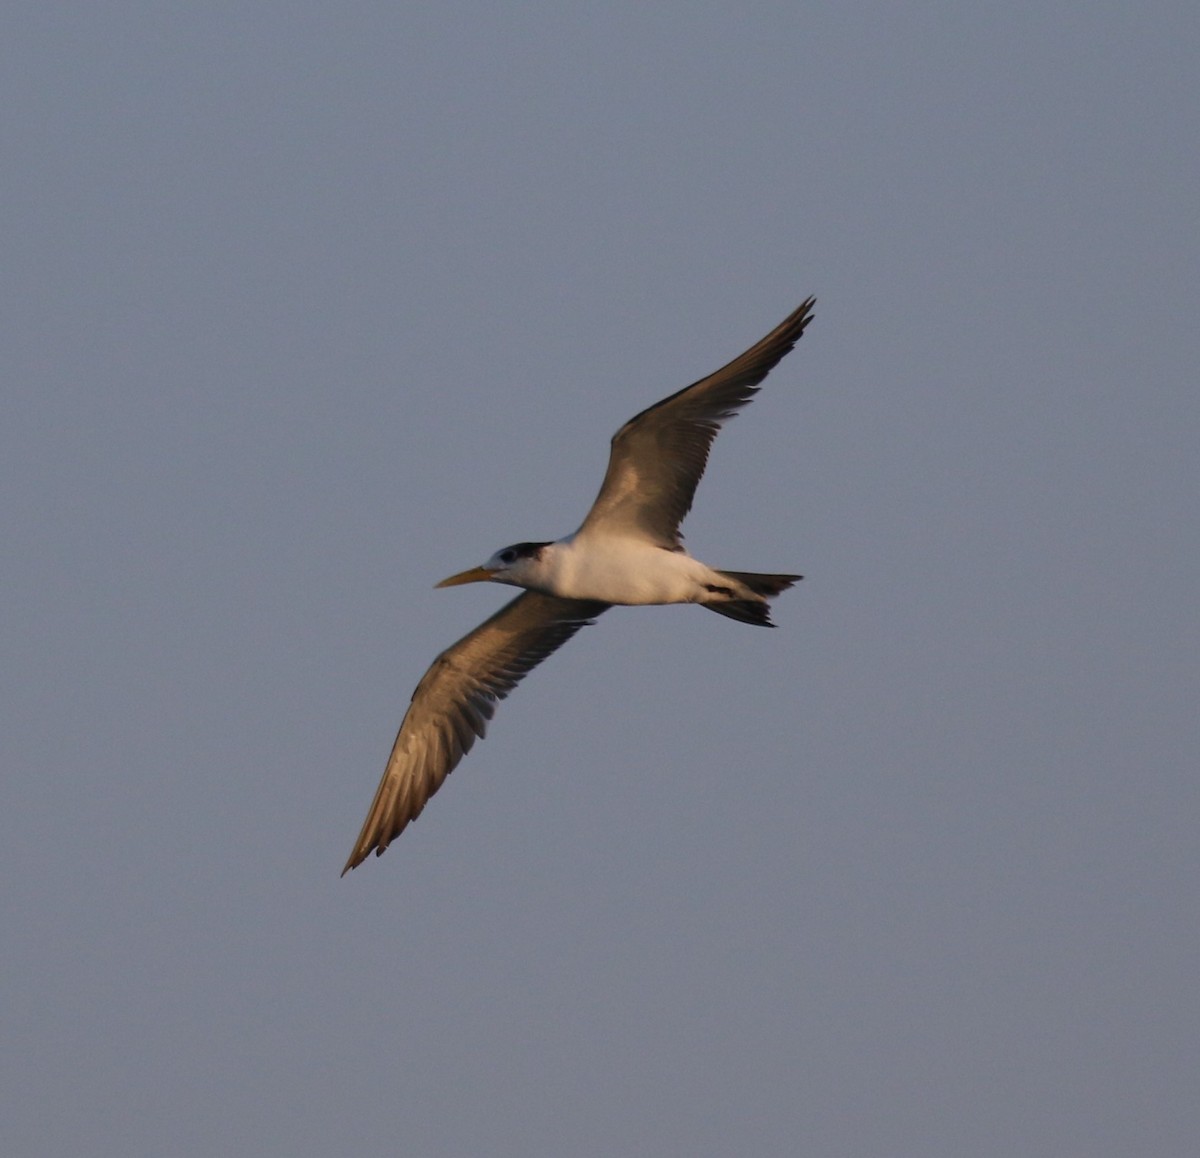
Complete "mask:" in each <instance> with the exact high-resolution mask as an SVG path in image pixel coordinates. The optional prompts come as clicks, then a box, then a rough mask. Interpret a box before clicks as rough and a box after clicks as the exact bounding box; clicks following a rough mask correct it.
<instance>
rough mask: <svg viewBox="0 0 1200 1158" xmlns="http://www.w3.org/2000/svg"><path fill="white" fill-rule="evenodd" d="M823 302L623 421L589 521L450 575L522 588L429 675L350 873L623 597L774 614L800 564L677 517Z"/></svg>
mask: <svg viewBox="0 0 1200 1158" xmlns="http://www.w3.org/2000/svg"><path fill="white" fill-rule="evenodd" d="M814 301H815V299H814V298H809V299H808V301H806V302H805V303H804V304H803V305H802V306H800V308H799V309H797V310H796V311H795V312H794V313H792V314H790V315H789V316H788V317H786V318H785V319H784V320H783V321H782V322H781V323H780V324H779V325H778V326H776V327H775V329H773V330H772V331H771V332H770V333H769V334H768V335H767V336H766V337H765V338H763V339H762V341H761V342H757V343H756V344H755V345H753V346H751V347H750V349H748V350H747V351H746V352H745V353H744V354H742V355H741V357H738V358H735V359H734V360H733V361H732V362H730V363H729V365H728V366H725V367H723V368H722V369H720V370H718V371H717V372H716V373H715V374H710V375H709V376H708V377H707V378H701V379H700V381H699V382H695V383H693V384H692V385H691V386H688V387H686V388H685V389H683V390H680V391H679V392H678V393H676V394H672V395H671V396H670V397H669V398H664V399H663V400H662V401H661V402H658V403H656V404H655V405H654V406H651V407H650V408H649V409H648V410H643V411H642V412H641V414H639V415H637V416H636V417H634V418H631V419H630V420H629V421H628V422H627V423H625V425H624V426H622V427H621V429H620V430H618V431H617V433H616V434H615V435H613V439H612V449H611V451H610V453H609V459H608V471H607V472H606V473H605V475H604V482H603V483H602V484H601V485H600V493H599V495H597V496H596V501H595V502H594V503H593V504H592V509H591V510H590V511H588V514H587V518H585V519H584V520H583V523H582V525H581V526H580V527H579V530H577V531H575V532H574V533H573V534H570V535H567V536H566V538H563V539H557V540H555V541H554V542H552V543H514V544H513V545H512V546H511V547H505V548H503V549H502V550H500V551H497V552H496V553H495V554H494V555H493V556H492V557H491V558H490V559H489V560H488V561H487V562H486V563H484V565H483V566H482V567H473V568H471V570H469V571H463V572H461V573H460V574H458V575H451V576H450V578H449V579H443V580H442V581H441V583H439V584H438V586H439V587H454V586H456V585H458V584H460V583H481V582H488V583H506V584H508V585H509V586H511V587H523V588H524V591H522V592H521V594H520V595H518V596H517V597H516V599H514V600H513V601H512V602H511V603H508V604H506V605H505V606H504V607H502V608H501V609H500V610H499V611H497V612H496V614H495V615H493V616H492V617H491V618H490V619H487V620H485V621H484V622H483V623H481V624H480V625H479V626H478V627H477V628H475V630H474V631H472V632H470V633H469V634H468V635H465V636H463V638H462V639H460V640H459V641H458V642H457V643H456V644H453V645H452V646H451V647H448V648H447V649H446V650H445V651H444V652H442V654H441V655H439V656H438V657H437V659H435V660H434V661H433V665H432V666H431V667H430V669H429V670H428V671H427V672H426V673H425V675H424V678H423V679H422V680H421V682H420V683H419V684H417V690H416V691H415V692H413V696H412V703H411V704H410V705H409V709H408V712H407V713H406V714H405V716H404V722H403V723H402V724H401V725H400V733H399V735H398V736H397V737H396V743H395V746H394V747H393V748H392V754H391V757H390V758H389V760H388V762H387V768H386V769H385V770H384V773H383V779H382V780H381V781H380V782H379V789H378V791H377V792H376V793H375V799H374V801H372V803H371V810H370V811H369V812H368V813H367V819H366V821H365V823H364V824H363V826H362V831H361V832H360V833H359V834H358V840H356V841H355V842H354V851H353V852H352V853H351V854H350V859H349V860H348V861H347V862H346V867H345V868H344V869H343V870H342V875H343V876H345V874H346V873H347V872H349V870H350V869H352V868H355V867H356V866H357V865H360V864H362V862H363V861H364V860H366V858H367V856H368V855H369V854H370V853H371V850H372V849H374V851H375V855H376V856H379V855H380V854H381V853H382V852H383V850H384V849H385V848H387V846H388V845H389V844H390V843H391V842H392V841H393V840H394V839H395V838H396V837H397V836H398V835H399V834H400V833H401V832H402V831H403V830H404V828H405V826H406V825H407V824H408V823H409V821H412V820H416V818H417V817H418V816H419V815H420V814H421V810H422V809H423V808H424V807H425V804H426V802H427V801H428V800H429V798H430V797H431V796H432V795H433V794H434V793H435V792H436V791H437V790H438V789H439V788H440V787H441V786H442V782H443V781H444V780H445V779H446V777H447V776H448V775H449V774H450V772H451V771H452V770H453V769H454V767H455V766H456V765H457V764H458V762H459V760H461V759H462V758H463V756H464V755H466V753H467V752H468V751H469V750H470V748H471V745H472V744H474V743H475V740H476V738H477V737H482V736H483V734H484V731H485V729H486V727H487V722H488V720H490V719H491V718H492V713H493V712H494V711H495V706H496V701H497V700H502V699H504V697H505V696H507V695H508V693H509V692H511V691H512V690H513V688H515V687H516V686H517V684H518V683H519V682H520V681H521V680H522V679H523V678H524V676H525V675H526V673H527V672H529V671H530V670H532V669H533V668H534V667H536V666H537V665H538V664H539V663H541V662H542V660H544V659H545V658H546V657H547V656H548V655H549V654H550V653H551V652H553V651H555V650H556V649H557V648H559V647H561V646H562V645H563V644H564V643H566V642H567V640H568V639H570V638H571V636H573V635H574V634H575V633H576V632H577V631H578V630H579V629H580V628H581V627H586V626H587V625H588V624H591V623H594V622H595V620H596V616H597V615H599V614H600V613H601V612H602V611H607V610H608V609H609V608H610V607H611V606H613V604H623V605H627V606H628V605H633V606H636V605H643V604H653V603H698V604H700V606H701V607H707V608H708V609H709V610H710V611H716V612H717V613H718V614H720V615H727V616H728V617H729V618H730V619H736V620H739V621H740V622H742V623H753V624H757V625H759V626H761V627H772V626H773V624H772V623H771V619H770V614H769V608H768V603H767V601H768V600H769V599H770V598H771V597H772V596H774V595H778V594H779V593H780V592H781V591H786V590H787V589H788V588H789V587H790V586H791V585H792V584H793V583H795V582H796V580H797V579H799V578H800V576H799V575H760V574H754V573H752V572H748V571H718V570H716V569H715V568H712V567H708V566H706V565H705V564H704V563H701V562H700V561H699V560H698V559H693V558H692V557H691V555H689V554H688V553H687V551H685V550H684V547H683V538H682V536H681V535H680V533H679V524H680V523H682V522H683V519H684V516H685V515H686V514H687V513H688V511H689V510H690V509H691V506H692V496H693V495H694V494H695V492H696V484H697V483H699V481H700V476H701V475H702V474H703V473H704V466H705V463H707V461H708V451H709V447H710V446H711V445H712V440H713V439H714V438H715V437H716V435H717V431H718V430H720V428H721V424H722V423H723V422H724V421H725V420H726V419H727V418H732V417H733V416H734V413H735V412H736V411H737V410H738V409H739V408H740V407H742V406H745V405H746V403H747V402H749V401H750V399H751V398H753V397H754V395H755V394H756V393H757V392H758V386H759V383H760V382H762V380H763V379H764V378H765V377H766V376H767V374H769V373H770V371H771V370H772V369H773V368H774V366H775V365H776V363H778V362H779V360H780V359H781V358H783V356H784V355H785V354H787V353H788V351H789V350H791V348H792V347H793V346H794V345H795V344H796V342H797V341H798V340H799V338H800V335H801V334H803V333H804V327H805V326H806V325H808V322H809V319H810V318H811V316H812V307H813V303H814Z"/></svg>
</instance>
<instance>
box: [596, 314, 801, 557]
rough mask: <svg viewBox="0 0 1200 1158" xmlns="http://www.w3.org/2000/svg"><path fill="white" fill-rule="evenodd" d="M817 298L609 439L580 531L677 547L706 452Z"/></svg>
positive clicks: (790, 342) (796, 336) (791, 341)
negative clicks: (599, 529) (616, 533)
mask: <svg viewBox="0 0 1200 1158" xmlns="http://www.w3.org/2000/svg"><path fill="white" fill-rule="evenodd" d="M815 302H816V299H815V298H809V299H808V301H806V302H805V303H804V304H803V305H801V306H800V308H799V309H797V310H795V311H794V312H792V313H791V314H789V315H788V316H787V317H786V318H785V319H784V320H783V321H782V322H780V324H779V325H778V326H776V327H775V329H773V330H772V331H771V332H770V333H769V334H768V335H767V336H766V337H765V338H763V339H762V341H760V342H756V343H755V344H754V345H753V346H751V347H750V349H748V350H747V351H746V352H745V353H744V354H742V355H740V356H739V357H737V358H735V359H734V360H733V361H732V362H730V363H729V364H728V365H727V366H723V367H722V368H721V369H720V370H718V371H717V372H716V373H715V374H710V375H709V376H708V377H707V378H701V379H700V381H699V382H694V383H693V384H692V385H691V386H687V387H685V388H684V389H682V390H680V391H678V392H677V393H675V394H672V395H671V396H670V397H669V398H664V399H663V400H662V401H661V402H658V403H655V405H653V406H651V407H649V409H647V410H643V411H642V412H641V414H638V415H636V416H635V417H633V418H631V419H630V420H629V421H628V422H627V423H625V425H624V426H622V427H621V429H620V430H618V431H617V433H616V434H614V435H613V439H612V450H611V452H610V453H609V459H608V470H607V472H606V473H605V475H604V482H603V483H602V484H601V486H600V493H599V494H598V495H597V496H596V501H595V503H594V504H593V505H592V509H591V510H590V511H589V512H588V516H587V518H586V519H584V521H583V525H582V527H580V531H581V532H585V533H586V531H587V530H588V528H589V527H596V526H598V525H599V524H603V525H604V529H605V531H606V532H610V531H611V530H613V529H619V528H620V527H621V526H622V525H624V527H626V528H627V529H628V530H629V531H630V532H631V533H633V534H640V535H643V536H648V537H650V538H653V539H654V540H656V541H657V542H658V543H659V544H660V545H662V546H663V547H667V548H670V549H672V550H674V549H677V548H678V547H679V546H680V543H681V536H680V534H679V524H680V523H682V522H683V519H684V516H685V515H686V514H687V513H688V511H690V510H691V509H692V498H693V496H694V495H695V493H696V485H697V483H699V482H700V476H701V475H703V474H704V467H705V465H706V464H707V462H708V451H709V447H710V446H712V440H713V439H714V438H715V437H716V436H717V431H718V430H720V429H721V423H722V422H724V421H725V420H726V419H727V418H731V417H733V415H734V413H735V412H736V411H737V410H738V409H739V408H740V407H742V406H745V405H746V403H747V402H749V401H750V399H751V398H753V397H754V395H755V394H756V393H758V384H759V383H760V382H761V381H762V380H763V379H764V378H765V377H766V376H767V375H768V374H769V373H770V372H771V370H772V369H773V368H774V367H775V366H776V365H777V364H778V362H779V360H780V359H781V358H783V356H784V355H785V354H787V353H788V351H789V350H791V349H792V347H793V346H794V345H795V344H796V342H798V341H799V340H800V335H801V334H803V333H804V327H805V326H807V325H808V323H809V321H810V319H811V318H812V308H813V305H814V304H815Z"/></svg>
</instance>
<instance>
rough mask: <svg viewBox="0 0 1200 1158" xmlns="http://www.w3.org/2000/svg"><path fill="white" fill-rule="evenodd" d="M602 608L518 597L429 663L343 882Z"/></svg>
mask: <svg viewBox="0 0 1200 1158" xmlns="http://www.w3.org/2000/svg"><path fill="white" fill-rule="evenodd" d="M607 608H608V604H607V603H598V602H596V601H594V600H586V599H559V598H558V597H557V596H554V595H543V594H541V593H540V592H536V591H526V592H523V593H522V594H521V595H518V596H517V598H516V599H514V600H512V602H511V603H508V604H506V605H505V606H504V607H502V608H501V609H500V610H499V611H497V612H496V614H495V615H493V616H492V617H491V618H490V619H488V620H485V621H484V622H483V623H481V624H480V625H479V626H478V627H477V628H475V630H474V631H472V632H470V634H468V635H465V636H463V638H462V639H460V640H459V641H458V642H457V643H456V644H454V645H453V646H452V647H448V648H447V649H446V650H445V651H444V652H442V654H441V655H439V656H438V657H437V659H435V660H434V661H433V664H432V665H431V666H430V668H429V670H428V671H427V672H426V673H425V675H424V677H423V678H422V680H421V682H420V683H419V684H417V689H416V691H414V692H413V696H412V703H411V704H410V705H409V709H408V712H407V713H406V714H405V716H404V722H403V723H402V724H401V725H400V733H399V735H397V737H396V743H395V745H394V747H393V748H392V755H391V758H390V759H389V760H388V763H387V768H386V769H385V770H384V773H383V779H382V780H380V782H379V789H378V791H376V793H375V799H374V801H373V802H372V804H371V809H370V811H369V812H368V813H367V819H366V821H365V822H364V824H363V827H362V831H361V832H360V833H359V834H358V840H357V841H355V843H354V851H353V852H352V853H351V854H350V859H349V860H348V861H347V862H346V867H345V868H344V869H342V875H343V876H345V874H346V873H347V872H349V871H350V869H352V868H355V867H356V866H358V865H360V864H361V863H362V862H363V861H364V860H365V859H366V858H367V856H368V855H370V852H371V850H372V849H374V850H375V855H376V856H378V855H380V854H381V853H382V852H383V850H384V849H385V848H387V846H388V845H389V844H390V843H391V841H392V840H394V839H395V838H396V837H397V836H398V835H399V834H400V833H401V832H402V831H403V830H404V827H405V826H406V825H407V824H408V823H409V821H411V820H415V819H416V818H417V817H418V816H419V815H420V813H421V810H422V809H423V808H424V807H425V804H426V801H428V800H429V798H430V797H431V796H432V795H433V794H434V793H435V792H436V791H437V790H438V789H439V788H440V787H441V786H442V781H444V780H445V779H446V777H447V776H448V775H449V774H450V772H451V771H452V770H453V769H454V768H455V766H456V765H457V764H458V762H459V761H460V760H461V759H462V758H463V756H465V755H466V754H467V752H469V751H470V750H471V746H472V745H473V744H474V743H475V740H476V738H477V737H482V736H483V735H484V733H485V732H486V730H487V722H488V720H490V719H491V718H492V714H493V712H494V711H495V708H496V701H497V700H502V699H504V697H505V696H507V695H508V693H509V692H511V691H512V690H513V688H515V687H516V686H517V684H518V683H520V681H521V679H522V678H523V677H524V676H525V675H526V673H527V672H529V671H532V670H533V668H535V667H536V666H537V665H538V664H539V663H541V661H542V660H544V659H545V658H546V657H547V656H548V655H550V654H551V652H553V651H555V650H556V649H557V648H559V647H561V646H562V645H563V644H564V643H566V642H567V640H568V639H570V638H571V636H573V635H574V634H575V633H576V632H577V631H578V630H579V629H580V628H581V627H585V626H587V625H588V624H589V623H593V622H595V618H596V616H597V615H599V614H600V613H601V612H602V611H605V610H607Z"/></svg>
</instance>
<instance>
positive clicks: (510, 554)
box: [500, 548, 517, 563]
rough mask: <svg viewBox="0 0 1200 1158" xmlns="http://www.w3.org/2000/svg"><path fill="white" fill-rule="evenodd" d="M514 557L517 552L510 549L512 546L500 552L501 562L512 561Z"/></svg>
mask: <svg viewBox="0 0 1200 1158" xmlns="http://www.w3.org/2000/svg"><path fill="white" fill-rule="evenodd" d="M516 557H517V553H516V551H514V550H512V548H509V549H508V550H507V551H501V552H500V562H501V563H512V562H514V561H515V560H516Z"/></svg>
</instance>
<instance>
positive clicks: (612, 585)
mask: <svg viewBox="0 0 1200 1158" xmlns="http://www.w3.org/2000/svg"><path fill="white" fill-rule="evenodd" d="M539 547H540V550H539V551H538V554H537V556H536V558H531V559H530V560H529V561H528V565H527V566H526V567H525V568H522V569H521V572H520V578H521V580H522V582H520V583H519V584H517V585H518V586H521V587H526V588H529V589H531V590H534V591H541V592H544V593H545V594H547V595H558V596H560V597H561V598H563V599H597V600H599V601H600V602H602V603H616V604H621V605H623V606H626V607H638V606H646V605H648V604H654V603H700V602H703V597H704V595H705V593H706V586H710V585H712V584H713V583H715V582H718V575H717V572H715V571H713V570H712V568H711V567H706V566H705V565H704V564H703V563H701V562H700V560H699V559H693V558H692V557H691V555H689V554H688V553H687V552H686V551H671V550H667V549H666V548H665V547H660V546H659V545H658V544H657V543H651V542H649V541H647V540H646V539H640V538H636V537H635V536H632V535H625V534H619V535H606V534H603V533H601V532H592V533H591V534H588V533H586V532H581V531H576V532H575V533H574V534H571V535H568V536H567V537H566V538H564V539H559V540H558V541H557V542H554V543H545V544H539Z"/></svg>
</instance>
